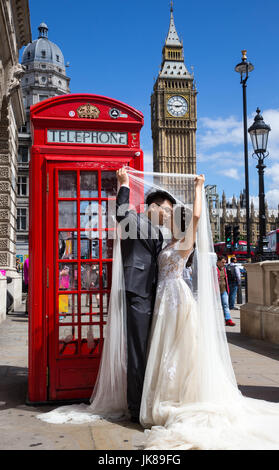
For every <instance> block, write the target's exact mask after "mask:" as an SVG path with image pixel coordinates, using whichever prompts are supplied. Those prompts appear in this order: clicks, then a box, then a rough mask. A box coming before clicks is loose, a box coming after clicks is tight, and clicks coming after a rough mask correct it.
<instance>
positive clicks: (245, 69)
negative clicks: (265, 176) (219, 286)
mask: <svg viewBox="0 0 279 470" xmlns="http://www.w3.org/2000/svg"><path fill="white" fill-rule="evenodd" d="M241 52H242V61H241V62H240V63H239V64H237V65H236V67H235V71H236V72H238V73H240V83H241V84H242V89H243V131H244V163H245V199H246V230H247V258H248V260H250V258H251V248H250V239H251V237H250V217H249V215H250V214H249V212H250V207H249V169H248V139H247V98H246V87H247V85H246V82H247V80H248V77H249V72H252V70H254V66H253V64H251V62H248V61H247V56H246V53H247V51H246V50H243V51H241Z"/></svg>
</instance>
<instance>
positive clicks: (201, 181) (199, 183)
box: [195, 175, 205, 187]
mask: <svg viewBox="0 0 279 470" xmlns="http://www.w3.org/2000/svg"><path fill="white" fill-rule="evenodd" d="M204 182H205V177H204V175H199V176H196V178H195V186H196V187H198V186H200V187H202V185H203V184H204Z"/></svg>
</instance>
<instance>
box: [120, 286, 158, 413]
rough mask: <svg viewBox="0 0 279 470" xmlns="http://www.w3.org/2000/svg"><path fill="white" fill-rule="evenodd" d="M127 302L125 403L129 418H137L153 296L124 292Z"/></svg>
mask: <svg viewBox="0 0 279 470" xmlns="http://www.w3.org/2000/svg"><path fill="white" fill-rule="evenodd" d="M126 302H127V349H128V361H127V401H128V409H129V411H130V414H131V416H134V417H138V416H139V412H140V403H141V396H142V388H143V381H144V374H145V367H146V361H147V347H148V339H149V333H150V328H151V322H152V313H153V307H154V296H153V295H152V296H150V297H147V298H143V297H139V296H138V295H136V294H134V293H132V292H126Z"/></svg>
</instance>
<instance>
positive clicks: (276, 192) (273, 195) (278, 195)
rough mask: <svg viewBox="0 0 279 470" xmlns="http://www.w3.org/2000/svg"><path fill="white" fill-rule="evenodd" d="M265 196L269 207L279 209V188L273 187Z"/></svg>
mask: <svg viewBox="0 0 279 470" xmlns="http://www.w3.org/2000/svg"><path fill="white" fill-rule="evenodd" d="M265 198H266V200H267V203H268V207H269V209H278V204H279V189H271V190H270V191H267V192H266V193H265Z"/></svg>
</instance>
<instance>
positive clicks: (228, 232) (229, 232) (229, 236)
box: [225, 225, 232, 245]
mask: <svg viewBox="0 0 279 470" xmlns="http://www.w3.org/2000/svg"><path fill="white" fill-rule="evenodd" d="M225 241H226V245H230V244H231V242H232V226H231V225H226V227H225Z"/></svg>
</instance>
